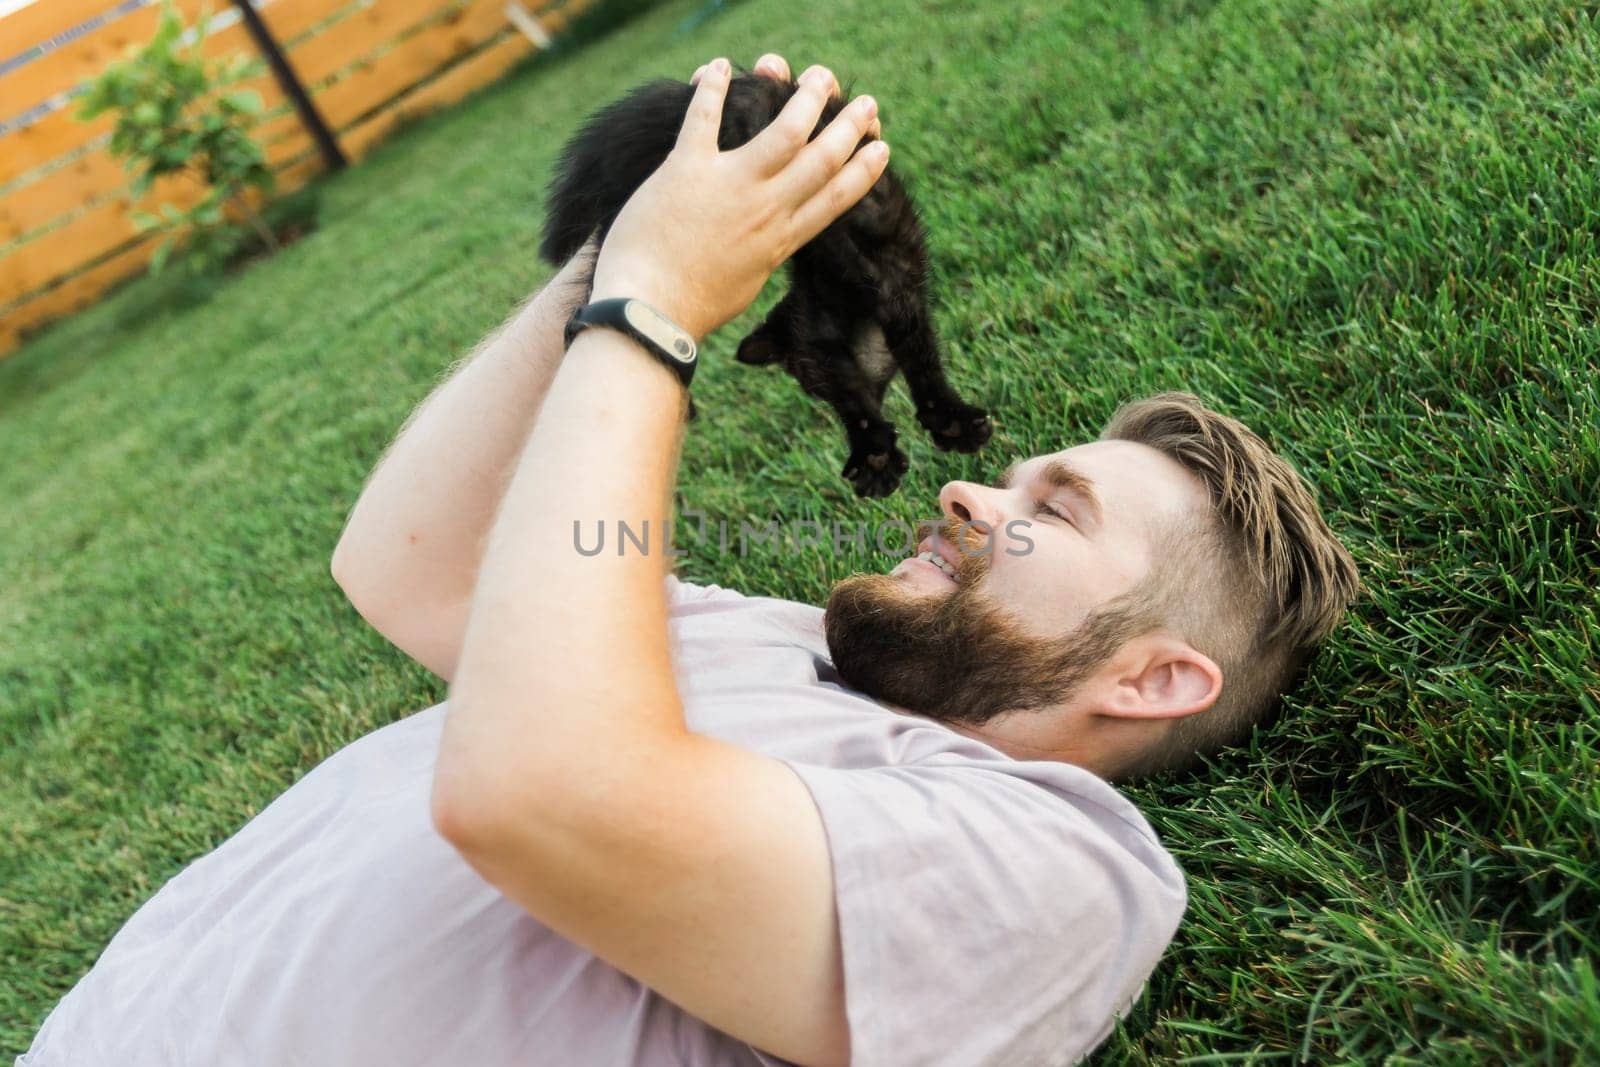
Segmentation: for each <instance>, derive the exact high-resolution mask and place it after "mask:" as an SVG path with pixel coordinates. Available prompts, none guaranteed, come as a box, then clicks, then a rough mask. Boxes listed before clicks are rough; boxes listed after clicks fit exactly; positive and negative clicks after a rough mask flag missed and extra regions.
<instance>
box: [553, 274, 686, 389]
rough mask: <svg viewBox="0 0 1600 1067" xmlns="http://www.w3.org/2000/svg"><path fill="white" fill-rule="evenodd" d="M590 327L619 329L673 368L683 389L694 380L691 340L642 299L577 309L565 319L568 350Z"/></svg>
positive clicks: (617, 300)
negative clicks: (579, 335)
mask: <svg viewBox="0 0 1600 1067" xmlns="http://www.w3.org/2000/svg"><path fill="white" fill-rule="evenodd" d="M590 326H607V327H610V328H611V329H613V330H620V331H622V332H623V333H625V334H627V335H628V336H629V337H631V338H633V339H634V340H635V341H638V342H639V343H640V344H641V345H643V346H644V348H645V350H646V351H647V352H649V353H650V354H651V355H652V356H655V357H656V358H657V359H659V360H660V361H661V362H663V363H665V364H666V365H667V366H669V367H671V368H672V370H673V373H675V374H677V376H678V380H679V381H680V382H682V383H683V385H684V388H686V389H687V388H688V386H689V382H690V381H692V380H693V379H694V368H695V365H696V364H697V363H698V358H697V356H698V353H697V351H696V345H695V343H694V338H693V337H691V336H690V335H689V332H688V331H687V330H685V329H684V328H683V327H681V326H679V325H678V324H677V323H675V322H673V321H672V320H671V319H669V318H667V317H666V316H665V315H663V314H661V312H659V311H657V310H656V309H655V308H653V307H651V306H650V305H649V304H646V303H645V302H644V301H643V300H632V299H629V298H627V297H618V298H613V299H610V300H596V301H594V302H593V303H592V304H588V305H586V306H584V307H581V308H579V309H578V310H577V311H574V312H573V313H572V317H571V318H569V319H568V320H567V329H566V339H565V344H566V346H567V347H571V345H572V339H573V338H574V337H577V336H578V334H579V333H580V332H581V331H583V330H585V329H587V328H588V327H590Z"/></svg>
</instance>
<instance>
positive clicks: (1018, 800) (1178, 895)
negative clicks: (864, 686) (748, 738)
mask: <svg viewBox="0 0 1600 1067" xmlns="http://www.w3.org/2000/svg"><path fill="white" fill-rule="evenodd" d="M791 766H793V768H794V770H795V771H796V773H798V774H799V775H800V777H801V779H802V780H804V781H805V783H806V785H807V787H808V788H809V789H810V790H811V794H812V798H813V799H814V801H815V802H816V805H817V808H818V810H819V812H820V813H821V815H822V820H823V824H824V826H825V828H826V832H827V837H828V847H829V852H830V854H831V856H832V861H833V880H834V897H835V900H836V905H837V911H838V918H839V935H840V941H841V948H842V952H843V959H844V979H845V999H846V1009H847V1013H848V1016H849V1026H850V1039H851V1050H852V1051H851V1063H852V1064H854V1065H856V1067H874V1065H878V1064H893V1065H896V1067H912V1065H915V1064H963V1065H968V1064H1008V1065H1009V1064H1021V1063H1026V1064H1030V1065H1031V1064H1040V1065H1044V1064H1065V1063H1071V1062H1073V1061H1075V1060H1077V1059H1079V1058H1080V1057H1082V1056H1083V1055H1085V1054H1086V1053H1087V1052H1089V1051H1090V1050H1091V1049H1093V1048H1094V1046H1095V1045H1097V1044H1099V1043H1100V1041H1102V1040H1103V1039H1104V1038H1105V1037H1106V1036H1107V1035H1108V1034H1109V1033H1110V1031H1111V1028H1112V1026H1113V1024H1114V1023H1115V1021H1116V1018H1117V1017H1118V1016H1119V1015H1120V1014H1122V1013H1123V1012H1124V1011H1126V1009H1127V1007H1128V1006H1129V1004H1130V1003H1131V1002H1132V1000H1133V999H1134V998H1135V997H1137V996H1138V994H1139V992H1140V990H1141V989H1142V988H1143V986H1144V983H1145V980H1146V979H1147V978H1148V977H1149V975H1150V972H1151V971H1152V970H1153V969H1154V968H1155V965H1156V962H1157V960H1158V959H1159V958H1160V956H1161V953H1162V952H1163V950H1165V948H1166V946H1167V944H1168V943H1169V942H1170V941H1171V939H1172V935H1173V933H1174V931H1175V930H1176V929H1177V925H1178V921H1179V919H1180V918H1181V917H1182V914H1183V908H1184V903H1185V891H1184V882H1183V876H1182V874H1181V872H1179V870H1178V867H1177V865H1176V864H1175V863H1174V862H1173V861H1172V859H1171V857H1170V856H1169V855H1168V854H1167V853H1166V851H1165V850H1164V849H1162V848H1161V846H1160V845H1159V843H1157V842H1156V841H1155V839H1154V837H1153V835H1152V834H1151V833H1150V831H1149V830H1148V828H1147V827H1137V826H1134V825H1133V824H1132V823H1131V822H1129V821H1128V819H1127V818H1126V817H1124V816H1123V815H1120V814H1119V813H1118V812H1116V811H1114V810H1112V808H1110V807H1108V806H1105V805H1102V804H1100V803H1098V802H1097V801H1095V800H1094V799H1093V793H1094V790H1089V791H1088V792H1087V793H1083V794H1080V793H1075V792H1073V791H1072V789H1071V788H1070V785H1069V786H1068V787H1062V786H1061V785H1060V783H1059V782H1058V783H1051V782H1049V779H1050V775H1051V773H1052V772H1051V771H1038V772H1036V775H1037V776H1036V778H1034V779H1033V780H1030V779H1029V778H1024V777H1019V776H1018V775H1016V774H1013V773H1008V772H1006V771H1003V770H999V769H991V768H989V767H987V766H983V765H974V764H971V763H963V764H960V765H933V764H916V765H904V766H887V767H875V768H865V769H854V770H852V769H840V768H832V767H818V766H813V765H808V764H791ZM997 766H998V765H997ZM1027 766H1029V767H1033V768H1040V767H1042V766H1044V765H1041V764H1028V765H1027ZM1061 773H1062V775H1064V776H1065V780H1066V781H1067V782H1068V783H1070V782H1071V776H1072V775H1080V776H1082V775H1087V772H1083V771H1079V770H1078V769H1076V768H1067V767H1064V766H1063V767H1062V768H1061ZM1089 777H1092V776H1089ZM1095 783H1096V784H1097V785H1098V787H1099V788H1100V789H1102V790H1106V791H1109V790H1110V787H1109V786H1106V785H1105V784H1104V783H1103V782H1100V781H1099V780H1098V779H1095Z"/></svg>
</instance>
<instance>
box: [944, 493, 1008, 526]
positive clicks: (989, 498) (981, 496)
mask: <svg viewBox="0 0 1600 1067" xmlns="http://www.w3.org/2000/svg"><path fill="white" fill-rule="evenodd" d="M1002 493H1003V490H1000V489H995V488H993V487H991V486H987V485H979V484H977V483H976V482H949V483H947V484H946V485H945V487H944V488H943V489H941V490H940V491H939V507H941V508H942V509H944V513H945V514H946V515H947V516H949V517H950V518H952V519H954V520H956V521H957V522H970V523H974V524H979V523H981V524H982V525H983V526H984V527H985V528H986V529H987V530H989V531H991V532H992V531H994V530H998V529H999V528H1000V514H1001V508H1000V504H1001V496H1002Z"/></svg>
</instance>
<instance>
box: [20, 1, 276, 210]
mask: <svg viewBox="0 0 1600 1067" xmlns="http://www.w3.org/2000/svg"><path fill="white" fill-rule="evenodd" d="M202 51H203V52H204V53H205V54H207V55H219V54H222V53H223V52H224V51H234V52H244V53H245V54H247V55H251V56H254V55H255V54H256V52H255V46H254V44H253V43H252V42H251V41H250V35H249V33H248V32H247V31H245V29H244V27H242V26H230V27H228V28H227V29H226V30H223V31H221V32H220V33H217V34H214V35H213V36H211V37H209V38H207V39H206V46H205V48H203V49H202ZM261 85H262V86H263V88H262V89H261V97H262V103H263V105H264V106H265V107H266V108H268V109H271V108H274V107H277V106H278V105H280V104H282V103H284V102H285V100H286V99H287V97H285V96H284V94H283V91H282V90H281V89H279V88H278V86H277V83H276V82H273V81H272V80H271V79H270V78H268V79H266V80H264V81H263V82H262V83H261ZM77 109H78V103H77V101H76V100H73V101H70V102H68V103H67V105H66V106H65V107H62V108H60V109H58V110H56V111H52V112H51V113H50V114H48V115H46V116H44V118H42V119H40V120H38V121H37V122H34V123H32V124H31V125H28V126H24V127H23V128H22V129H20V130H13V131H12V132H10V133H8V134H4V135H0V185H5V184H7V183H9V182H12V181H14V180H15V179H16V178H18V177H20V176H21V175H24V174H26V173H28V172H29V171H31V170H33V169H35V168H37V167H42V166H44V165H45V164H47V163H49V162H51V161H52V160H54V159H58V158H60V157H61V156H64V155H66V154H67V153H69V152H71V151H73V150H74V149H76V148H80V147H82V146H83V145H85V144H88V143H89V142H90V141H92V140H94V139H95V138H97V137H105V136H108V135H109V134H110V133H111V128H112V126H113V125H114V123H115V120H114V119H112V117H111V116H110V115H109V114H102V115H100V116H99V117H97V118H94V119H92V120H90V121H88V122H84V121H83V120H81V119H79V118H78V117H77Z"/></svg>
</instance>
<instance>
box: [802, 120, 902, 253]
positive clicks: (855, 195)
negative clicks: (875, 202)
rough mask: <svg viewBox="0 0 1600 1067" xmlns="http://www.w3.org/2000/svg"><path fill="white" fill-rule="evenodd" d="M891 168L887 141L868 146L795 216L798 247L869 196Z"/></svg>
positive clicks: (851, 158) (853, 157) (875, 142)
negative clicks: (885, 171)
mask: <svg viewBox="0 0 1600 1067" xmlns="http://www.w3.org/2000/svg"><path fill="white" fill-rule="evenodd" d="M888 165H889V146H888V145H887V144H886V143H884V142H883V141H873V142H872V143H871V144H869V145H864V146H863V147H862V148H861V150H860V151H859V152H857V153H856V154H855V155H854V156H851V157H850V162H848V163H846V164H845V165H844V167H843V168H842V169H841V170H840V171H839V173H837V174H835V175H834V176H833V177H832V179H830V180H829V181H828V184H826V185H824V186H823V187H822V189H821V190H819V191H818V192H817V194H816V195H815V196H813V197H812V198H811V199H810V200H808V201H806V202H805V203H804V204H803V205H801V207H800V209H799V210H798V211H796V212H795V213H794V223H795V232H796V234H797V235H798V242H797V244H796V246H795V247H796V248H798V247H799V246H800V245H803V244H805V243H806V242H807V241H810V240H811V239H812V238H813V237H815V236H816V235H817V234H819V233H821V232H822V231H823V230H825V229H827V228H828V225H829V224H830V223H832V222H833V220H835V219H837V218H838V217H839V216H840V215H843V214H844V213H845V212H846V211H849V210H850V209H851V208H852V207H854V206H855V203H856V201H858V200H860V199H861V198H862V197H863V196H866V195H867V191H868V190H870V189H871V188H872V186H873V184H874V183H875V182H877V180H878V178H879V177H881V176H882V174H883V168H884V167H886V166H888Z"/></svg>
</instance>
